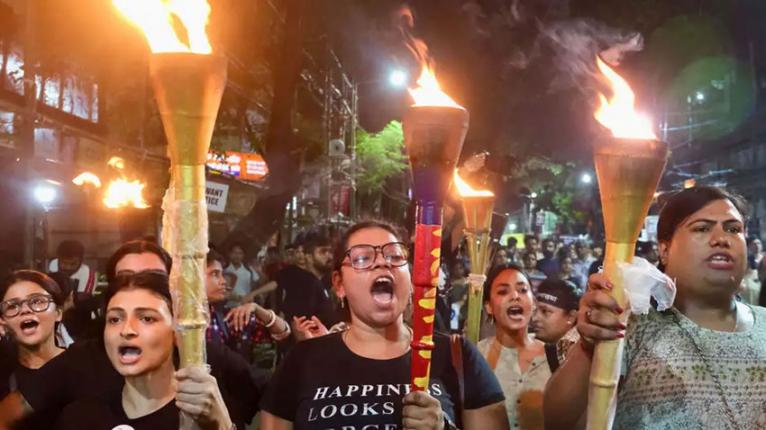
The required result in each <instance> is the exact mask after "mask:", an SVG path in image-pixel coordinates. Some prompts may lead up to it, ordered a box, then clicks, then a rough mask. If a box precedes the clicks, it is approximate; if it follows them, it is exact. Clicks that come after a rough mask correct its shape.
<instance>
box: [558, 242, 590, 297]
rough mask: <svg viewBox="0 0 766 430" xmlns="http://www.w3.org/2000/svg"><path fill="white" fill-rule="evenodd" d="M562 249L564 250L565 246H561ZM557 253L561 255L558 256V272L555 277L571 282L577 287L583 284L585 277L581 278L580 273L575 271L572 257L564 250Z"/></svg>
mask: <svg viewBox="0 0 766 430" xmlns="http://www.w3.org/2000/svg"><path fill="white" fill-rule="evenodd" d="M562 251H566V248H562ZM559 254H561V255H560V257H559V263H558V265H559V273H558V276H557V278H558V279H562V280H564V281H568V282H571V283H573V284H575V285H576V286H577V287H578V288H579V287H582V286H583V285H584V284H585V279H584V278H581V277H580V275H578V274H577V273H576V272H575V270H574V263H573V262H572V257H570V256H569V255H568V253H566V252H560V253H559Z"/></svg>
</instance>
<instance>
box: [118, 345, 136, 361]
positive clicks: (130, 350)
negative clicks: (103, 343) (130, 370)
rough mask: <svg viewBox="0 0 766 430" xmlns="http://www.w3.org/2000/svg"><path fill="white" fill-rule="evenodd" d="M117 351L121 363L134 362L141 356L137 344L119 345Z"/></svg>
mask: <svg viewBox="0 0 766 430" xmlns="http://www.w3.org/2000/svg"><path fill="white" fill-rule="evenodd" d="M117 352H118V353H119V355H120V363H122V364H134V363H136V362H137V361H138V359H139V358H141V348H139V347H137V346H121V347H119V348H117Z"/></svg>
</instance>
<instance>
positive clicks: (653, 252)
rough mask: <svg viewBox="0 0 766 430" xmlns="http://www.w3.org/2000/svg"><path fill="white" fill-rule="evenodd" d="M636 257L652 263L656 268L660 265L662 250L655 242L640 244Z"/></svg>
mask: <svg viewBox="0 0 766 430" xmlns="http://www.w3.org/2000/svg"><path fill="white" fill-rule="evenodd" d="M637 248H638V249H637V251H636V255H638V256H639V257H641V258H643V259H644V260H646V261H648V262H650V263H652V264H653V265H654V266H658V265H659V264H660V250H659V247H658V246H657V244H656V243H655V242H651V241H648V242H639V243H638V246H637Z"/></svg>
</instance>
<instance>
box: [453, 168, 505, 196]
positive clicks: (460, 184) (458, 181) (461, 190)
mask: <svg viewBox="0 0 766 430" xmlns="http://www.w3.org/2000/svg"><path fill="white" fill-rule="evenodd" d="M452 179H453V181H454V183H455V187H456V188H457V193H458V194H460V197H495V194H494V193H493V192H492V191H490V190H474V189H473V188H472V187H471V186H470V185H469V184H468V182H466V181H464V180H463V178H461V177H460V175H459V174H458V172H457V169H455V175H454V176H453V178H452Z"/></svg>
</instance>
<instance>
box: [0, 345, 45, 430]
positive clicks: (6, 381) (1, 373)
mask: <svg viewBox="0 0 766 430" xmlns="http://www.w3.org/2000/svg"><path fill="white" fill-rule="evenodd" d="M3 352H8V353H12V355H10V354H9V355H5V356H2V357H0V399H2V398H3V397H5V396H6V395H8V394H9V393H10V392H12V391H14V390H15V389H16V388H17V387H18V386H20V385H21V384H24V385H30V386H31V385H43V384H45V383H46V381H45V379H43V378H42V377H41V376H42V375H44V374H45V372H44V371H43V369H44V368H45V366H47V365H48V364H49V363H50V361H49V362H48V363H46V364H45V365H44V366H43V367H41V368H39V369H30V368H27V367H24V366H22V365H21V364H19V362H18V360H17V359H16V357H17V354H16V351H15V350H14V348H9V349H8V350H7V351H3ZM53 360H55V358H53V359H51V361H53ZM51 412H52V411H50V410H48V411H45V410H44V411H42V412H41V413H38V414H34V415H32V416H30V417H27V418H25V419H24V420H22V421H21V422H19V423H16V425H15V426H14V427H13V428H14V429H16V430H47V429H50V428H51V427H52V426H53V423H54V422H55V418H56V417H55V415H53V416H51V415H52V414H51ZM53 412H56V411H53Z"/></svg>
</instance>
